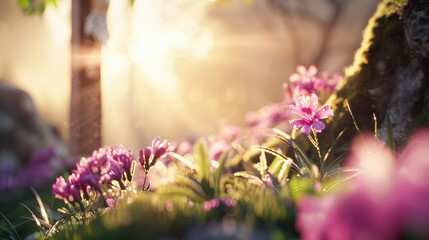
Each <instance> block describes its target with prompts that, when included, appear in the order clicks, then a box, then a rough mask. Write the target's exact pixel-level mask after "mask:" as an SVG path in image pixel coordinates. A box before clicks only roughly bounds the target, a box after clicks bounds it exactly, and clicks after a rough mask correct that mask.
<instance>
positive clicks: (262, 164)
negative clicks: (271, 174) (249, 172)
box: [259, 151, 268, 177]
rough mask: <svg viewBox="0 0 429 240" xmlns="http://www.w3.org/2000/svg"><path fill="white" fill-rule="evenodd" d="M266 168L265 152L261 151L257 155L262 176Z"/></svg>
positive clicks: (265, 172)
mask: <svg viewBox="0 0 429 240" xmlns="http://www.w3.org/2000/svg"><path fill="white" fill-rule="evenodd" d="M267 168H268V166H267V157H266V156H265V152H264V151H262V152H261V155H260V156H259V171H260V173H261V176H262V177H263V176H265V175H266V174H267Z"/></svg>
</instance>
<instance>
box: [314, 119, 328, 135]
mask: <svg viewBox="0 0 429 240" xmlns="http://www.w3.org/2000/svg"><path fill="white" fill-rule="evenodd" d="M311 126H313V128H314V130H316V132H321V131H322V130H323V129H325V124H324V123H323V122H321V121H319V120H317V119H316V120H315V121H313V124H312V125H311Z"/></svg>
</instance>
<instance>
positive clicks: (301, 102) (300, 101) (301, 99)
mask: <svg viewBox="0 0 429 240" xmlns="http://www.w3.org/2000/svg"><path fill="white" fill-rule="evenodd" d="M295 100H296V106H298V107H308V106H307V101H306V100H305V96H304V94H302V93H298V94H297V95H296V97H295Z"/></svg>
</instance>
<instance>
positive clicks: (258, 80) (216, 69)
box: [0, 0, 379, 151]
mask: <svg viewBox="0 0 429 240" xmlns="http://www.w3.org/2000/svg"><path fill="white" fill-rule="evenodd" d="M18 2H19V3H20V4H21V3H22V2H23V1H21V0H20V1H15V0H2V1H0V79H1V81H2V82H4V83H8V84H10V85H12V86H15V87H18V88H20V89H23V90H24V91H26V92H28V93H29V95H30V96H31V97H32V99H33V101H34V105H35V107H36V108H37V110H38V111H39V113H40V115H41V116H42V118H44V119H45V120H46V121H47V122H48V123H50V124H52V125H53V126H54V127H55V128H56V129H57V130H58V133H59V134H60V135H61V136H62V137H63V138H64V139H65V140H66V142H67V141H69V140H70V138H71V135H72V134H71V130H70V129H71V125H72V124H71V120H70V119H72V116H71V115H72V114H73V111H72V110H71V109H72V108H73V103H72V101H71V98H72V94H71V91H72V72H73V70H72V59H73V57H72V55H73V54H72V46H71V37H72V15H73V14H72V1H69V0H57V1H56V6H54V5H53V4H48V5H46V9H44V11H43V13H37V12H36V13H33V14H29V13H24V12H25V11H23V8H22V6H21V7H20V5H19V4H18ZM24 2H25V1H24ZM36 2H37V0H36ZM91 2H93V3H94V2H97V1H91ZM98 2H100V3H99V4H100V5H103V4H105V5H106V6H107V4H108V7H107V8H103V7H100V8H98V9H93V11H94V12H97V13H98V15H97V16H101V20H100V21H101V23H99V24H98V25H97V24H95V25H96V26H103V24H104V23H107V25H106V26H107V32H106V31H103V30H102V29H101V30H100V29H99V28H97V27H95V28H94V29H95V30H94V29H93V31H92V34H93V37H94V38H96V39H98V40H100V39H101V41H100V42H104V44H102V45H101V47H100V51H99V52H91V51H88V52H87V53H85V54H86V55H87V56H89V58H91V59H92V58H93V59H96V60H95V61H99V62H100V76H101V77H100V79H101V80H100V91H101V130H100V131H101V133H100V134H101V138H100V139H101V145H102V146H104V145H115V144H118V143H121V144H123V145H124V146H125V147H126V148H128V149H132V150H133V151H137V150H138V149H139V148H141V147H143V146H145V145H147V144H149V143H150V141H151V140H152V139H153V138H154V137H156V136H161V137H162V138H167V139H169V140H176V141H180V140H185V139H188V138H191V137H198V136H203V135H204V136H206V135H211V134H216V133H217V132H218V130H219V128H220V127H221V126H223V125H226V124H238V125H243V124H244V116H245V114H246V113H247V112H249V111H256V110H258V109H259V108H261V107H262V106H264V105H266V104H268V103H272V102H280V101H282V99H283V89H282V84H283V83H285V82H288V81H289V75H290V74H292V73H294V72H295V67H296V66H297V65H299V64H302V65H304V66H308V65H310V64H315V65H316V66H318V67H319V70H320V71H323V70H326V71H329V72H338V73H341V74H342V71H343V68H344V67H346V66H348V65H350V64H351V63H352V58H353V54H354V51H355V50H356V49H357V48H358V47H359V44H360V41H361V32H362V30H363V28H364V27H365V25H366V23H367V22H368V18H369V17H370V16H371V15H372V13H373V11H374V10H375V8H376V5H377V3H378V2H379V1H375V0H361V1H353V0H254V1H243V0H229V1H216V0H209V1H203V0H158V1H146V0H135V2H134V4H132V3H131V1H129V0H110V1H106V0H99V1H98ZM97 20H99V19H98V18H97V19H96V20H95V22H97ZM103 21H105V22H103ZM97 31H98V32H97ZM103 39H104V40H105V41H103ZM82 51H84V50H82ZM72 129H73V128H72ZM72 131H73V130H72Z"/></svg>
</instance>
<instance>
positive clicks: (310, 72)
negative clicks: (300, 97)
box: [307, 65, 317, 77]
mask: <svg viewBox="0 0 429 240" xmlns="http://www.w3.org/2000/svg"><path fill="white" fill-rule="evenodd" d="M316 74H317V67H316V66H314V65H311V66H310V67H308V70H307V75H308V76H311V77H314V76H315V75H316Z"/></svg>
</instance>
